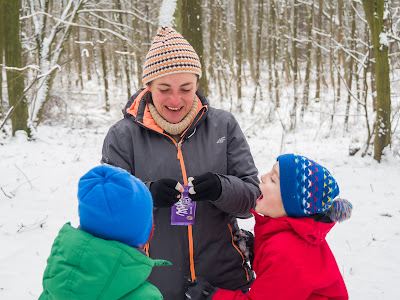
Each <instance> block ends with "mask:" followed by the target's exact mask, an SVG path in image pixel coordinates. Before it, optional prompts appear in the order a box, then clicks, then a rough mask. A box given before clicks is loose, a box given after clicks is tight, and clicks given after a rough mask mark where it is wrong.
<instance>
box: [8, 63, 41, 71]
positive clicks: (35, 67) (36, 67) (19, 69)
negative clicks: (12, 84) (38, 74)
mask: <svg viewBox="0 0 400 300" xmlns="http://www.w3.org/2000/svg"><path fill="white" fill-rule="evenodd" d="M0 67H2V68H3V69H5V70H15V71H25V70H27V69H32V70H35V71H40V68H39V66H37V65H28V66H25V67H23V68H17V67H7V66H5V65H3V64H0Z"/></svg>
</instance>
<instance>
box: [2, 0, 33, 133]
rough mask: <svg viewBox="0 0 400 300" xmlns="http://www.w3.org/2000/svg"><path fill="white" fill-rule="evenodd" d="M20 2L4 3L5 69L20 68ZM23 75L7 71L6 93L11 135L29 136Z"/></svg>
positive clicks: (17, 0)
mask: <svg viewBox="0 0 400 300" xmlns="http://www.w3.org/2000/svg"><path fill="white" fill-rule="evenodd" d="M20 7H21V0H13V1H5V3H4V25H5V26H7V27H5V28H4V40H5V41H7V43H5V63H6V66H7V67H14V68H21V67H22V46H21V37H20V32H19V9H20ZM24 88H25V84H24V74H23V72H22V71H18V70H10V69H8V70H7V91H8V101H9V103H10V107H11V106H14V111H13V114H12V115H11V124H12V134H13V135H14V134H15V132H16V131H17V130H23V131H26V132H27V133H28V135H29V136H30V133H31V132H30V129H29V128H28V104H27V100H26V97H25V95H24Z"/></svg>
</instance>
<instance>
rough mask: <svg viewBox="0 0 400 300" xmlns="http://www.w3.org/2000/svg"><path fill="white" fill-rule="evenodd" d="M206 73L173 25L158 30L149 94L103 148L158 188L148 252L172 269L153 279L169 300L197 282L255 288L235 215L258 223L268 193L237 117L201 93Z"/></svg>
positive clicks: (147, 68) (149, 65)
mask: <svg viewBox="0 0 400 300" xmlns="http://www.w3.org/2000/svg"><path fill="white" fill-rule="evenodd" d="M201 75H202V72H201V64H200V60H199V58H198V56H197V54H196V52H195V51H194V49H193V47H192V46H191V45H190V44H189V43H188V42H187V41H186V40H185V39H184V38H183V37H182V35H180V34H179V33H178V32H176V31H175V30H174V29H173V28H169V27H162V28H160V29H159V30H158V32H157V35H156V37H155V38H154V41H153V43H152V45H151V47H150V50H149V52H148V53H147V55H146V61H145V65H144V68H143V84H144V85H145V87H144V88H143V89H141V90H139V91H138V92H137V93H136V94H135V95H133V96H132V97H131V99H130V100H129V101H128V103H127V104H126V106H125V109H124V119H122V120H121V121H119V122H118V123H117V124H115V125H114V126H112V127H111V128H110V131H109V132H108V134H107V136H106V138H105V140H104V145H103V153H102V154H103V157H102V162H104V163H108V164H111V165H115V166H118V167H120V168H123V169H125V170H127V171H128V172H130V173H131V174H132V175H135V176H136V177H137V178H139V179H141V180H142V181H143V182H144V183H145V184H146V186H147V187H148V188H149V189H150V192H151V194H152V197H153V202H154V228H155V231H154V236H153V239H152V240H151V242H150V244H149V245H147V247H146V249H147V253H148V255H149V256H150V257H152V258H162V259H166V260H169V261H170V262H172V266H170V267H166V268H164V269H163V271H161V272H159V271H158V270H153V271H152V273H151V275H150V277H149V282H151V283H152V284H154V285H155V286H156V287H157V288H159V290H160V291H161V293H162V294H163V297H164V299H167V300H168V299H174V300H183V299H185V291H186V289H187V285H188V282H189V281H194V280H195V279H196V277H197V276H203V277H205V278H206V279H207V280H208V281H209V282H211V283H212V284H215V285H218V286H221V287H224V288H227V289H231V290H236V289H242V290H245V289H248V288H249V286H250V284H251V282H252V281H253V275H252V271H251V270H250V269H249V267H248V264H247V263H246V258H245V257H244V255H243V254H242V253H241V250H240V249H239V247H237V246H236V245H235V244H234V242H233V241H234V238H235V239H236V238H237V237H240V236H243V235H241V234H240V233H239V230H240V229H239V227H238V224H237V220H236V217H241V218H248V217H250V216H251V214H250V209H251V208H254V205H255V201H256V199H257V197H258V196H259V194H260V191H259V189H258V187H257V185H258V182H259V181H258V178H257V175H258V172H257V169H256V167H255V166H254V161H253V157H252V155H251V153H250V149H249V146H248V144H247V142H246V139H245V137H244V135H243V133H242V131H241V129H240V127H239V125H238V123H237V122H236V120H235V118H234V117H233V115H232V114H230V113H228V112H226V111H223V110H219V109H215V108H212V107H210V105H209V102H208V100H207V98H206V97H205V96H204V95H203V94H202V93H201V92H200V91H199V90H198V86H199V78H200V77H201ZM190 177H193V180H191V181H190V182H191V183H192V185H193V188H191V189H189V192H191V194H190V198H191V199H192V200H193V201H195V202H194V203H191V205H193V206H192V207H194V208H193V210H194V211H193V212H192V214H191V215H190V216H188V218H189V217H190V219H187V220H190V222H186V221H185V222H180V223H179V224H184V225H176V224H177V222H175V221H174V220H175V219H176V213H175V212H176V211H179V210H177V208H176V207H177V206H182V205H184V204H183V201H180V198H182V196H181V193H182V192H183V189H184V188H183V187H182V185H188V184H189V178H190ZM188 188H189V187H188V186H186V187H185V189H186V190H188ZM186 197H187V196H185V199H186ZM178 201H179V202H178ZM137 213H139V214H140V212H137ZM132 217H135V216H132ZM188 224H189V225H188ZM235 241H236V240H235ZM239 242H242V241H238V243H239ZM241 244H243V243H241ZM243 250H245V249H243ZM188 279H189V281H188Z"/></svg>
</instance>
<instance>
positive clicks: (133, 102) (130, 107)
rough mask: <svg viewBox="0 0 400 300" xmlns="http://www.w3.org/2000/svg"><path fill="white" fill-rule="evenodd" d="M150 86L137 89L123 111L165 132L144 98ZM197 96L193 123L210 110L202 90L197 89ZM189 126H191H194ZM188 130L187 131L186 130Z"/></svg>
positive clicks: (154, 128)
mask: <svg viewBox="0 0 400 300" xmlns="http://www.w3.org/2000/svg"><path fill="white" fill-rule="evenodd" d="M148 90H149V89H148V88H142V89H140V90H139V91H137V92H136V93H135V94H134V95H133V96H132V97H131V98H130V99H129V100H128V102H127V103H126V105H125V107H124V109H123V110H122V113H123V114H124V117H125V118H133V120H134V121H135V122H137V123H139V124H141V125H142V126H145V127H147V128H150V129H152V130H154V131H157V132H159V133H163V132H164V130H163V129H162V128H161V127H160V126H158V125H157V124H156V122H155V121H154V120H153V117H152V116H151V113H150V110H149V108H148V106H147V103H146V101H145V100H144V95H145V94H146V93H147V92H148ZM196 96H197V97H196V98H197V101H198V102H199V105H198V108H197V113H196V117H195V119H194V120H193V122H192V125H193V124H194V125H196V124H197V123H198V122H199V120H200V119H202V118H203V115H204V116H205V114H206V113H207V111H208V107H209V103H208V100H207V98H206V97H205V96H204V95H203V93H202V92H200V90H197V91H196ZM192 125H191V126H189V128H190V127H192ZM185 132H186V131H185Z"/></svg>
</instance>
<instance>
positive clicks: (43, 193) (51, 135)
mask: <svg viewBox="0 0 400 300" xmlns="http://www.w3.org/2000/svg"><path fill="white" fill-rule="evenodd" d="M248 94H250V92H248ZM248 98H249V99H251V97H250V96H248ZM123 102H124V101H120V102H118V103H117V101H114V103H113V104H112V105H113V107H114V109H113V111H112V112H111V113H109V114H106V113H105V112H103V111H102V110H101V108H100V107H99V106H100V105H99V103H98V102H96V101H94V104H93V105H92V106H90V105H89V104H88V103H85V107H82V106H79V105H77V106H76V107H74V106H71V107H70V110H69V113H71V114H72V115H73V117H70V119H67V120H66V121H65V122H64V123H61V124H57V123H47V124H43V125H41V126H40V127H39V128H38V132H37V134H36V137H37V138H36V140H35V141H29V142H28V141H27V140H26V136H25V135H24V134H21V133H18V134H17V136H16V137H15V138H12V139H10V138H9V137H7V136H5V135H4V134H3V135H0V188H1V190H0V245H1V247H0V299H37V298H38V297H39V295H40V293H41V291H42V287H41V280H42V275H43V272H44V269H45V267H46V259H47V257H48V255H49V253H50V248H51V245H52V243H53V240H54V238H55V237H56V235H57V233H58V231H59V229H60V228H61V227H62V225H63V224H64V223H66V222H71V223H72V225H73V226H77V225H78V214H77V198H76V193H77V183H78V180H79V178H80V177H81V176H82V175H83V174H84V173H85V172H86V171H88V170H89V169H90V168H92V167H94V166H96V165H98V164H99V161H100V158H101V146H102V142H103V139H104V136H105V134H106V133H107V130H108V128H109V126H110V125H111V124H113V123H114V122H115V121H116V120H118V119H119V118H120V117H121V114H120V107H122V106H123V104H124V103H123ZM213 105H214V106H220V107H224V108H225V109H228V110H229V109H230V106H229V103H219V102H217V101H215V103H213ZM249 107H250V103H249V104H248V106H245V107H244V109H245V112H244V113H241V114H240V113H239V112H237V111H236V110H234V114H235V116H237V118H238V120H239V122H240V123H241V125H242V129H243V131H244V133H245V134H246V136H247V137H248V141H249V144H250V146H251V149H252V153H253V156H254V159H255V162H256V165H257V167H258V168H259V171H260V174H263V173H265V172H267V171H269V169H270V168H271V167H272V165H273V164H274V161H275V159H276V157H277V156H278V155H279V154H281V153H289V152H294V153H297V154H301V155H305V156H308V157H309V158H311V159H313V160H315V161H317V162H319V163H320V164H322V165H323V166H325V167H326V168H328V169H329V170H330V171H331V173H332V174H333V176H334V177H335V178H336V180H337V181H338V183H339V186H340V189H341V196H342V197H343V198H346V199H349V200H351V201H352V203H353V205H354V213H353V216H352V218H351V219H350V220H349V221H346V222H344V223H341V224H338V225H337V226H335V227H334V228H333V230H332V231H331V233H330V234H329V235H328V242H329V244H330V246H331V249H332V251H333V253H334V254H335V256H336V259H337V262H338V265H339V268H340V270H341V271H342V274H343V277H344V280H345V282H346V284H347V288H348V290H349V294H350V298H351V299H360V300H361V299H363V300H365V299H378V298H380V299H399V295H400V285H399V284H398V283H399V282H400V272H399V269H400V255H399V253H400V159H399V157H393V155H392V154H391V152H390V151H387V153H386V156H385V157H384V158H383V161H382V162H381V163H377V162H376V161H374V160H373V159H372V157H371V156H370V155H367V156H366V157H363V158H362V157H361V155H360V153H357V154H356V155H355V156H349V154H348V153H349V145H353V144H357V143H362V142H363V141H364V139H365V138H364V134H365V132H364V131H365V129H362V127H360V128H358V127H357V126H359V125H357V124H360V123H362V122H363V120H362V119H361V120H358V121H357V120H353V123H352V124H351V126H353V127H352V129H351V132H352V133H346V134H343V128H342V127H343V126H339V125H338V124H340V123H343V121H342V119H341V120H338V121H337V123H335V124H334V126H333V128H332V129H331V130H330V129H329V120H328V119H327V118H326V117H325V116H324V115H323V114H321V113H320V107H319V106H318V105H314V106H313V107H312V108H311V111H312V110H313V109H314V112H309V113H308V114H307V115H306V118H305V120H304V121H303V122H299V124H298V129H297V130H296V131H295V132H293V133H285V132H284V131H283V129H282V126H281V123H280V121H279V116H278V115H277V114H276V113H272V114H271V115H269V113H268V112H269V107H268V105H267V104H265V103H264V104H262V105H261V104H260V105H259V106H258V107H257V109H256V112H255V114H251V113H249ZM285 109H286V108H285V107H283V108H282V111H283V112H284V111H285ZM282 114H284V113H282ZM269 119H271V120H272V121H273V122H269ZM338 119H339V118H338ZM284 124H287V122H286V123H285V122H284ZM360 152H361V151H360ZM240 225H241V226H242V227H243V228H246V229H250V230H251V229H252V226H253V225H254V220H253V219H249V220H240Z"/></svg>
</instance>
